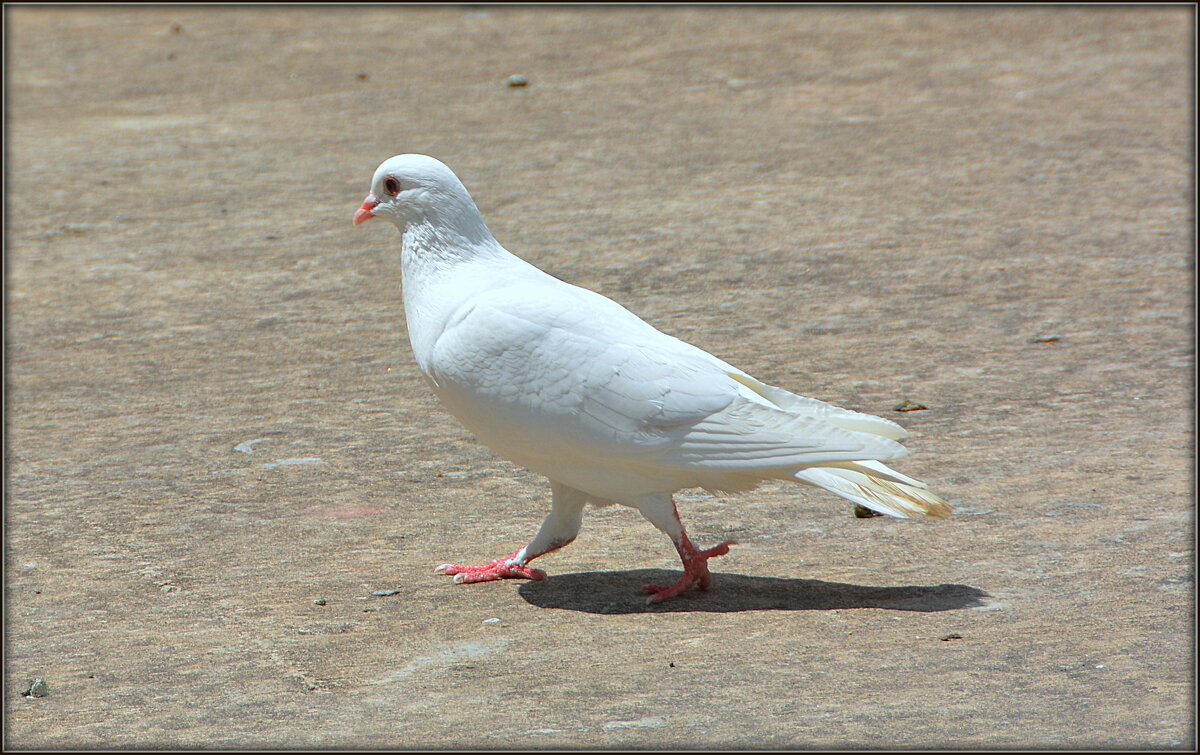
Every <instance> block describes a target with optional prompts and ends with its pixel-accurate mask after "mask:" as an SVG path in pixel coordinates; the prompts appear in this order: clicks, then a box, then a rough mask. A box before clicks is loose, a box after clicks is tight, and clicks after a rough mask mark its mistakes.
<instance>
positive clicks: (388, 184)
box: [383, 176, 400, 197]
mask: <svg viewBox="0 0 1200 755" xmlns="http://www.w3.org/2000/svg"><path fill="white" fill-rule="evenodd" d="M383 190H384V191H386V192H387V193H388V195H389V196H393V197H394V196H396V195H397V194H399V193H400V182H399V181H397V180H396V179H394V178H392V177H391V176H388V177H387V178H386V179H385V180H384V182H383Z"/></svg>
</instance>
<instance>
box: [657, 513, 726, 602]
mask: <svg viewBox="0 0 1200 755" xmlns="http://www.w3.org/2000/svg"><path fill="white" fill-rule="evenodd" d="M655 504H657V505H655ZM667 504H669V505H670V507H671V508H670V509H669V510H668V509H667V508H666V505H667ZM639 509H640V510H641V512H642V515H643V516H645V517H646V518H647V519H649V520H650V521H651V523H653V524H654V526H656V527H658V528H659V529H660V530H662V531H663V532H665V533H667V534H668V535H670V537H671V541H672V542H673V543H675V550H677V551H679V558H680V559H682V561H683V577H681V578H680V580H679V581H678V582H676V583H675V584H673V585H646V586H645V587H644V588H643V589H644V590H645V591H646V592H648V593H650V597H649V598H647V599H646V602H647V603H648V604H651V605H652V604H654V603H661V602H663V601H664V600H667V599H669V598H673V597H675V596H676V595H678V594H680V593H681V592H684V591H685V590H690V589H691V588H693V587H699V588H700V589H701V590H707V589H708V588H709V585H711V584H712V573H711V572H709V570H708V559H710V558H713V557H714V556H724V555H725V554H726V553H728V552H729V546H731V545H736V544H737V542H736V541H734V540H726V541H725V542H723V543H721V544H720V545H718V546H715V547H713V548H709V549H708V550H703V551H702V550H700V549H699V548H697V547H696V546H695V545H692V541H691V540H689V539H688V536H687V532H685V531H684V529H683V522H681V521H680V520H679V511H678V510H677V509H676V508H675V502H674V501H672V500H671V499H670V498H667V499H666V500H665V501H664V500H661V499H660V500H659V501H657V502H653V503H651V502H647V504H646V505H644V506H641V507H639Z"/></svg>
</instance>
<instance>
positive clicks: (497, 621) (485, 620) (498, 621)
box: [483, 619, 500, 624]
mask: <svg viewBox="0 0 1200 755" xmlns="http://www.w3.org/2000/svg"><path fill="white" fill-rule="evenodd" d="M483 623H484V624H499V623H500V619H484V620H483Z"/></svg>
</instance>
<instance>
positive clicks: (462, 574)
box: [434, 551, 546, 585]
mask: <svg viewBox="0 0 1200 755" xmlns="http://www.w3.org/2000/svg"><path fill="white" fill-rule="evenodd" d="M517 553H520V551H517V552H515V553H512V554H510V555H508V556H505V557H504V558H498V559H496V560H495V561H493V562H491V563H490V564H483V565H482V566H463V565H461V564H442V565H440V566H438V567H437V568H436V569H434V571H435V572H436V573H438V574H445V575H447V576H453V577H454V584H456V585H462V584H473V583H475V582H491V581H492V580H496V579H534V580H541V579H545V578H546V572H544V571H542V570H541V569H534V568H533V567H531V566H525V565H523V564H517V563H510V562H511V560H512V558H513V557H515V556H516V555H517Z"/></svg>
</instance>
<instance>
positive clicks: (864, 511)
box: [854, 503, 883, 519]
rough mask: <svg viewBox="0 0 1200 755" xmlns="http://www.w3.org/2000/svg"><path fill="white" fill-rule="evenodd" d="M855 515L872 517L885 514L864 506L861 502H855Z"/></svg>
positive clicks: (864, 517) (866, 517)
mask: <svg viewBox="0 0 1200 755" xmlns="http://www.w3.org/2000/svg"><path fill="white" fill-rule="evenodd" d="M854 516H856V517H858V518H859V519H870V518H871V517H873V516H883V514H880V513H879V512H878V511H874V510H872V509H869V508H867V507H866V506H863V505H862V504H861V503H856V504H854Z"/></svg>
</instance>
